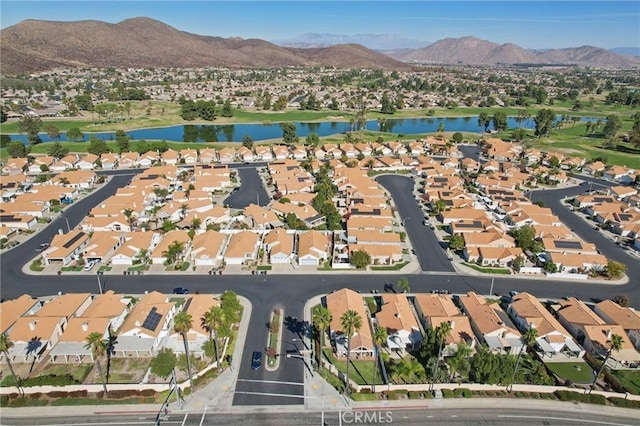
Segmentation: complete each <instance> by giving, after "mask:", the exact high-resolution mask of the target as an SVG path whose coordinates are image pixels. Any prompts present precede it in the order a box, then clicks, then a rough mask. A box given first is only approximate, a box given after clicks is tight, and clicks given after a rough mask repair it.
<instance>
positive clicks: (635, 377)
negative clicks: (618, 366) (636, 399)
mask: <svg viewBox="0 0 640 426" xmlns="http://www.w3.org/2000/svg"><path fill="white" fill-rule="evenodd" d="M612 374H613V375H614V376H615V378H616V379H618V380H620V381H621V382H622V384H624V385H625V386H626V387H627V388H629V390H630V391H632V393H633V394H635V395H640V371H631V370H613V371H612Z"/></svg>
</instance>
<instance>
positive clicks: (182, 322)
mask: <svg viewBox="0 0 640 426" xmlns="http://www.w3.org/2000/svg"><path fill="white" fill-rule="evenodd" d="M192 327H193V319H192V318H191V314H189V313H188V312H185V311H181V312H178V313H177V314H176V316H175V317H174V318H173V330H174V331H175V332H176V333H178V334H180V335H181V336H182V342H183V343H184V354H185V358H186V362H187V375H188V376H189V384H190V385H191V389H193V376H192V375H191V363H190V360H189V339H187V333H188V332H189V330H191V328H192Z"/></svg>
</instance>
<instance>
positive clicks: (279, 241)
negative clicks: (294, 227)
mask: <svg viewBox="0 0 640 426" xmlns="http://www.w3.org/2000/svg"><path fill="white" fill-rule="evenodd" d="M294 238H295V234H294V233H290V232H287V231H286V230H285V229H284V228H278V229H274V230H272V231H269V232H268V233H267V234H265V236H264V241H263V246H264V248H265V251H266V253H267V255H268V257H269V263H271V264H273V265H275V264H286V265H288V264H291V262H292V261H293V260H294V258H295V255H294V253H293V241H294Z"/></svg>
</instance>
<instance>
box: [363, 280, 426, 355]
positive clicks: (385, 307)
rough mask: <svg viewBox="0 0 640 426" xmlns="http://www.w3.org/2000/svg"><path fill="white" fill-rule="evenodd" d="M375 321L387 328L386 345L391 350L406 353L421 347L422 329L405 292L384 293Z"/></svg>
mask: <svg viewBox="0 0 640 426" xmlns="http://www.w3.org/2000/svg"><path fill="white" fill-rule="evenodd" d="M375 322H376V323H377V324H378V326H379V327H383V328H384V329H386V330H387V336H388V337H387V343H386V345H387V348H389V349H390V350H393V351H396V352H398V353H400V354H404V353H405V351H407V350H410V351H415V350H417V349H418V348H419V347H420V344H421V343H422V330H421V328H420V325H419V324H418V321H417V320H416V317H415V316H414V315H413V311H412V309H411V305H410V304H409V300H408V299H407V296H406V295H405V294H402V293H386V294H383V295H382V306H381V307H380V311H379V312H377V313H376V316H375Z"/></svg>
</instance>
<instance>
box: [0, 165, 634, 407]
mask: <svg viewBox="0 0 640 426" xmlns="http://www.w3.org/2000/svg"><path fill="white" fill-rule="evenodd" d="M136 172H137V171H121V172H119V173H117V172H113V173H110V174H112V176H111V180H110V181H109V182H108V183H106V184H105V185H104V186H103V187H102V188H100V189H99V190H97V191H95V192H94V193H93V194H91V195H89V196H88V197H86V198H84V199H82V200H80V201H78V202H76V203H74V204H72V205H70V206H68V207H67V208H66V209H65V211H64V212H63V213H62V215H61V217H60V218H58V219H56V220H55V221H53V222H52V223H51V224H50V225H49V226H48V227H47V228H45V229H44V230H43V231H41V232H39V233H37V234H35V235H34V236H33V237H32V238H31V239H30V240H28V241H26V242H24V243H22V244H20V245H18V246H16V247H15V248H13V249H11V250H9V251H7V252H5V253H4V254H3V255H2V258H1V259H0V267H1V276H2V283H1V291H2V297H3V298H5V299H11V298H16V297H18V296H20V295H21V294H30V295H32V296H46V295H51V294H56V293H58V292H64V293H75V292H95V289H96V279H95V276H94V275H93V274H84V273H77V274H62V275H60V276H47V275H40V274H36V275H28V274H25V273H23V272H22V266H23V265H24V264H25V263H26V262H29V261H30V260H31V259H32V258H33V257H34V255H35V249H36V247H37V246H38V245H39V244H41V243H44V242H49V241H50V240H51V237H52V236H53V235H54V233H56V232H58V230H59V229H62V230H66V227H67V223H66V220H68V221H69V226H71V227H74V226H75V225H77V224H79V223H80V221H81V220H82V219H83V218H84V217H85V216H86V214H87V213H88V212H89V210H90V209H91V208H92V207H94V206H95V205H97V204H99V203H100V202H101V201H102V200H104V199H106V198H107V197H109V196H111V195H112V194H114V193H115V191H116V189H117V188H119V187H122V186H125V185H126V184H127V183H128V182H129V181H130V179H131V177H132V176H133V175H134V174H135V173H136ZM379 179H380V181H381V183H382V184H383V185H384V186H385V187H387V189H388V190H390V192H391V193H392V195H393V197H394V201H395V202H396V205H397V207H398V210H399V212H400V213H401V215H405V216H404V219H405V220H404V221H405V225H406V226H408V228H407V231H408V233H409V236H410V238H411V242H412V244H413V245H414V248H415V250H416V254H417V255H418V257H419V259H420V265H421V267H422V268H423V270H425V272H427V273H421V274H414V275H405V274H363V273H359V272H352V273H350V272H344V271H342V272H340V273H339V274H334V273H331V272H323V273H321V274H315V275H300V274H289V275H271V274H270V275H266V276H265V275H191V274H185V275H179V276H178V275H148V274H147V275H126V276H124V275H104V276H103V277H102V283H103V286H104V288H105V289H107V290H109V289H110V290H114V291H115V292H118V293H125V294H132V293H133V294H135V293H137V294H142V293H144V292H145V291H151V290H157V291H160V292H164V293H170V292H171V290H172V288H173V287H176V286H177V285H180V286H184V287H188V288H189V289H191V291H192V292H193V291H199V292H201V293H220V292H222V291H224V290H233V291H234V292H236V293H238V294H239V295H241V296H244V297H246V298H247V299H248V300H249V301H250V302H251V303H252V315H251V318H250V324H249V331H248V334H247V336H246V342H245V351H244V356H243V358H244V359H242V360H241V363H240V365H239V368H240V371H239V380H238V385H237V387H236V394H235V397H234V404H237V405H273V404H274V403H276V401H277V403H278V404H279V405H280V404H302V403H303V398H301V395H302V392H303V389H302V386H301V384H302V383H303V372H304V368H305V367H304V365H303V363H302V361H301V360H300V359H299V358H286V356H283V357H281V365H280V368H279V369H278V370H277V371H275V372H267V371H265V370H264V368H262V369H260V370H258V371H254V370H252V369H251V366H250V364H251V360H250V357H251V353H252V352H253V351H254V350H263V349H264V347H265V346H266V338H267V323H268V321H269V316H270V313H271V311H272V310H273V309H274V308H276V307H279V308H282V309H283V310H284V315H285V317H287V323H286V324H285V327H284V330H283V338H282V353H285V352H287V351H296V350H300V349H303V348H302V342H301V341H299V340H298V339H299V338H300V337H302V336H303V335H304V333H305V331H306V330H307V329H308V327H309V324H305V323H303V322H302V321H301V319H302V318H303V308H304V304H305V302H306V301H307V300H308V299H310V298H312V297H314V296H316V295H319V294H325V293H328V292H331V291H333V290H338V289H340V288H343V287H349V288H351V289H353V290H356V291H360V292H362V293H369V292H370V291H372V290H378V291H384V289H385V288H387V284H392V283H395V282H396V281H397V280H398V279H399V278H401V277H406V278H408V279H409V282H410V285H411V289H412V291H413V292H429V291H431V290H442V289H446V290H449V291H450V292H452V293H466V292H469V291H474V292H477V293H480V294H488V293H489V288H490V285H491V278H489V277H480V276H475V275H463V274H459V273H452V272H451V271H452V268H451V266H450V264H449V263H448V262H445V260H446V258H445V257H444V253H443V252H442V249H441V248H440V246H439V245H438V244H437V241H436V239H435V236H434V235H433V234H432V233H431V231H430V230H427V229H426V228H425V227H424V226H422V225H421V220H420V217H422V213H421V212H420V210H419V209H418V207H417V205H416V203H415V200H414V199H413V195H412V193H411V185H412V181H411V179H408V178H406V177H403V176H382V177H380V178H379ZM543 192H544V193H546V194H552V193H554V194H555V193H557V194H562V192H556V191H543ZM536 196H537V194H535V193H534V198H535V197H536ZM556 197H558V198H559V196H558V195H556ZM551 198H553V196H551ZM548 202H549V205H552V203H553V201H552V200H548ZM554 208H558V207H554ZM559 212H560V213H561V211H560V210H559ZM561 214H562V213H561ZM407 217H410V218H411V219H407ZM560 217H561V218H562V216H560ZM412 221H413V222H414V223H412ZM585 226H586V225H585ZM575 229H577V230H578V231H577V232H579V234H580V232H581V231H584V232H585V235H587V234H586V232H587V229H582V228H580V227H579V225H578V224H576V225H575ZM593 232H595V231H593ZM580 235H581V236H582V234H580ZM587 236H588V235H587ZM602 243H603V244H609V245H611V243H610V242H608V241H603V242H602ZM604 247H605V246H604V245H603V248H604ZM616 249H617V248H616ZM605 250H607V251H606V252H605V251H604V250H603V252H604V253H607V252H611V255H612V257H613V256H616V257H613V258H619V256H627V255H626V254H624V253H622V252H620V253H617V252H615V249H614V247H611V248H610V249H608V248H605ZM617 250H620V249H617ZM627 263H628V264H629V266H630V272H631V273H630V281H629V283H628V284H625V285H607V284H592V283H585V282H566V281H565V282H561V283H560V282H554V281H550V280H547V279H513V278H510V277H496V278H495V284H494V287H493V290H494V291H495V292H501V293H506V292H508V291H511V290H517V291H528V292H530V293H532V294H534V295H536V296H537V297H540V298H550V299H557V298H560V297H563V296H566V295H571V296H575V297H578V298H580V299H583V300H589V299H591V298H594V297H597V298H609V297H613V296H615V295H617V294H621V293H624V294H627V295H628V296H629V297H630V299H631V302H632V304H633V305H634V306H640V292H639V291H638V289H639V287H640V274H638V273H635V272H637V271H638V269H637V268H638V264H637V260H636V261H635V263H634V262H631V261H628V260H627ZM234 364H236V365H238V364H237V361H235V362H234Z"/></svg>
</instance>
